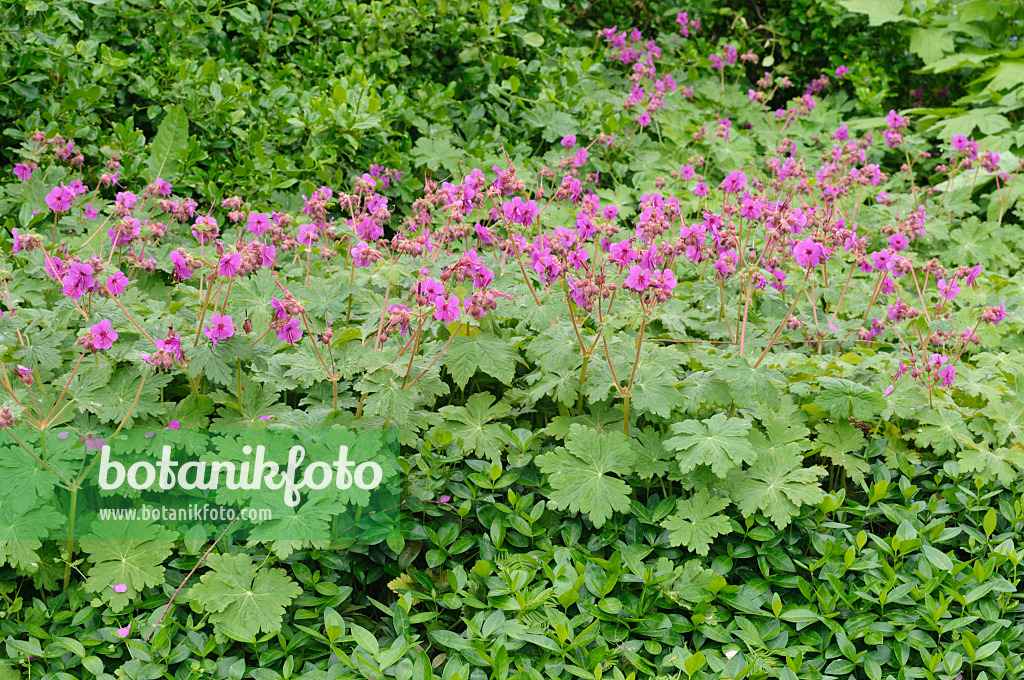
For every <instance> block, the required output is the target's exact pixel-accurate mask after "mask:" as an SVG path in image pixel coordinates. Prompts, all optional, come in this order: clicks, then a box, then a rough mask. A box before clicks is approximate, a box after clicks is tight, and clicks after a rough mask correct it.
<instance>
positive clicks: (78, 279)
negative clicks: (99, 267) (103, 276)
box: [61, 262, 96, 301]
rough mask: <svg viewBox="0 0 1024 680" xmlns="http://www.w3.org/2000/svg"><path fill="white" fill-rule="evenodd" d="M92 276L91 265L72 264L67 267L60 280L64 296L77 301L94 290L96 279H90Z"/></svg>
mask: <svg viewBox="0 0 1024 680" xmlns="http://www.w3.org/2000/svg"><path fill="white" fill-rule="evenodd" d="M92 274H93V268H92V265H88V264H83V263H81V262H72V263H71V264H70V265H68V269H67V271H66V272H65V273H64V278H63V279H62V280H61V283H62V284H63V292H64V295H66V296H67V297H69V298H71V299H72V300H76V301H77V300H78V298H80V297H82V296H83V295H85V294H86V293H89V292H91V291H93V290H95V289H96V279H94V278H93V277H92Z"/></svg>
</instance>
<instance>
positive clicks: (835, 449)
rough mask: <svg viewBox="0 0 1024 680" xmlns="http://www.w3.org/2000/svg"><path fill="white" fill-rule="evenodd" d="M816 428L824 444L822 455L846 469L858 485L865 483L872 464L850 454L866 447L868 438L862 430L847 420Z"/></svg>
mask: <svg viewBox="0 0 1024 680" xmlns="http://www.w3.org/2000/svg"><path fill="white" fill-rule="evenodd" d="M814 429H815V430H817V431H818V441H819V442H820V443H822V444H823V445H824V448H822V450H821V455H823V456H825V457H826V458H828V459H829V460H830V461H832V464H833V465H837V466H839V467H841V468H843V469H844V470H846V474H848V475H849V476H850V479H852V480H853V481H854V482H856V483H857V485H858V486H861V485H863V484H864V475H866V474H867V473H868V470H870V465H868V462H867V461H865V460H864V459H863V458H859V457H857V456H851V455H849V454H851V453H854V452H856V451H860V450H861V449H863V448H864V444H865V442H866V440H865V439H864V435H863V434H862V433H861V431H860V430H858V429H857V428H856V427H854V426H853V425H851V424H850V423H849V422H846V421H843V422H839V423H835V424H832V423H821V424H819V425H818V426H817V427H815V428H814Z"/></svg>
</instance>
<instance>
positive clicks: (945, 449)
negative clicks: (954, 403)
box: [909, 408, 974, 455]
mask: <svg viewBox="0 0 1024 680" xmlns="http://www.w3.org/2000/svg"><path fill="white" fill-rule="evenodd" d="M918 422H919V424H920V427H919V428H918V430H917V431H914V432H910V433H909V436H910V437H911V438H912V439H913V440H914V441H915V442H917V445H918V446H930V447H932V451H934V452H935V453H937V454H939V455H941V454H944V453H954V452H955V451H956V450H957V448H958V446H957V444H966V443H967V442H973V441H974V438H973V437H972V436H971V433H970V431H969V430H968V429H967V425H966V424H964V418H963V416H962V415H960V412H959V411H957V410H955V409H952V408H939V409H932V410H929V411H925V412H924V413H922V414H921V415H920V416H919V417H918Z"/></svg>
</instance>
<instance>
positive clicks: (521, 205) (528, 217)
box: [501, 196, 540, 227]
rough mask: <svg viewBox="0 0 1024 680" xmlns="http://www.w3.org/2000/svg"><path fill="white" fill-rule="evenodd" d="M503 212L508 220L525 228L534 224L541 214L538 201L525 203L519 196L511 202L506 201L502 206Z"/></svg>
mask: <svg viewBox="0 0 1024 680" xmlns="http://www.w3.org/2000/svg"><path fill="white" fill-rule="evenodd" d="M501 210H502V213H503V214H504V215H505V219H506V220H508V221H509V222H512V223H514V224H521V225H523V226H524V227H528V226H530V225H531V224H533V221H534V220H535V219H537V215H539V214H540V209H539V208H538V207H537V201H534V200H529V201H524V200H523V199H521V198H520V197H519V196H516V197H515V198H513V199H512V200H511V201H505V202H504V203H503V204H502V205H501Z"/></svg>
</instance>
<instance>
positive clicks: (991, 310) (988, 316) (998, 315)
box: [981, 302, 1006, 325]
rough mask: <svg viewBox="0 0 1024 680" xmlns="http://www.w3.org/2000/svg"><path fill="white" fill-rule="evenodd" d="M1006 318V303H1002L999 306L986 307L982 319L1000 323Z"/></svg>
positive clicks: (986, 321)
mask: <svg viewBox="0 0 1024 680" xmlns="http://www.w3.org/2000/svg"><path fill="white" fill-rule="evenodd" d="M1005 318H1006V303H1005V302H1004V303H1002V304H1001V305H999V306H998V307H986V308H985V312H984V313H983V314H982V315H981V320H982V321H984V322H985V323H990V324H993V325H994V324H998V323H999V322H1000V321H1002V320H1003V319H1005Z"/></svg>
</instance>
